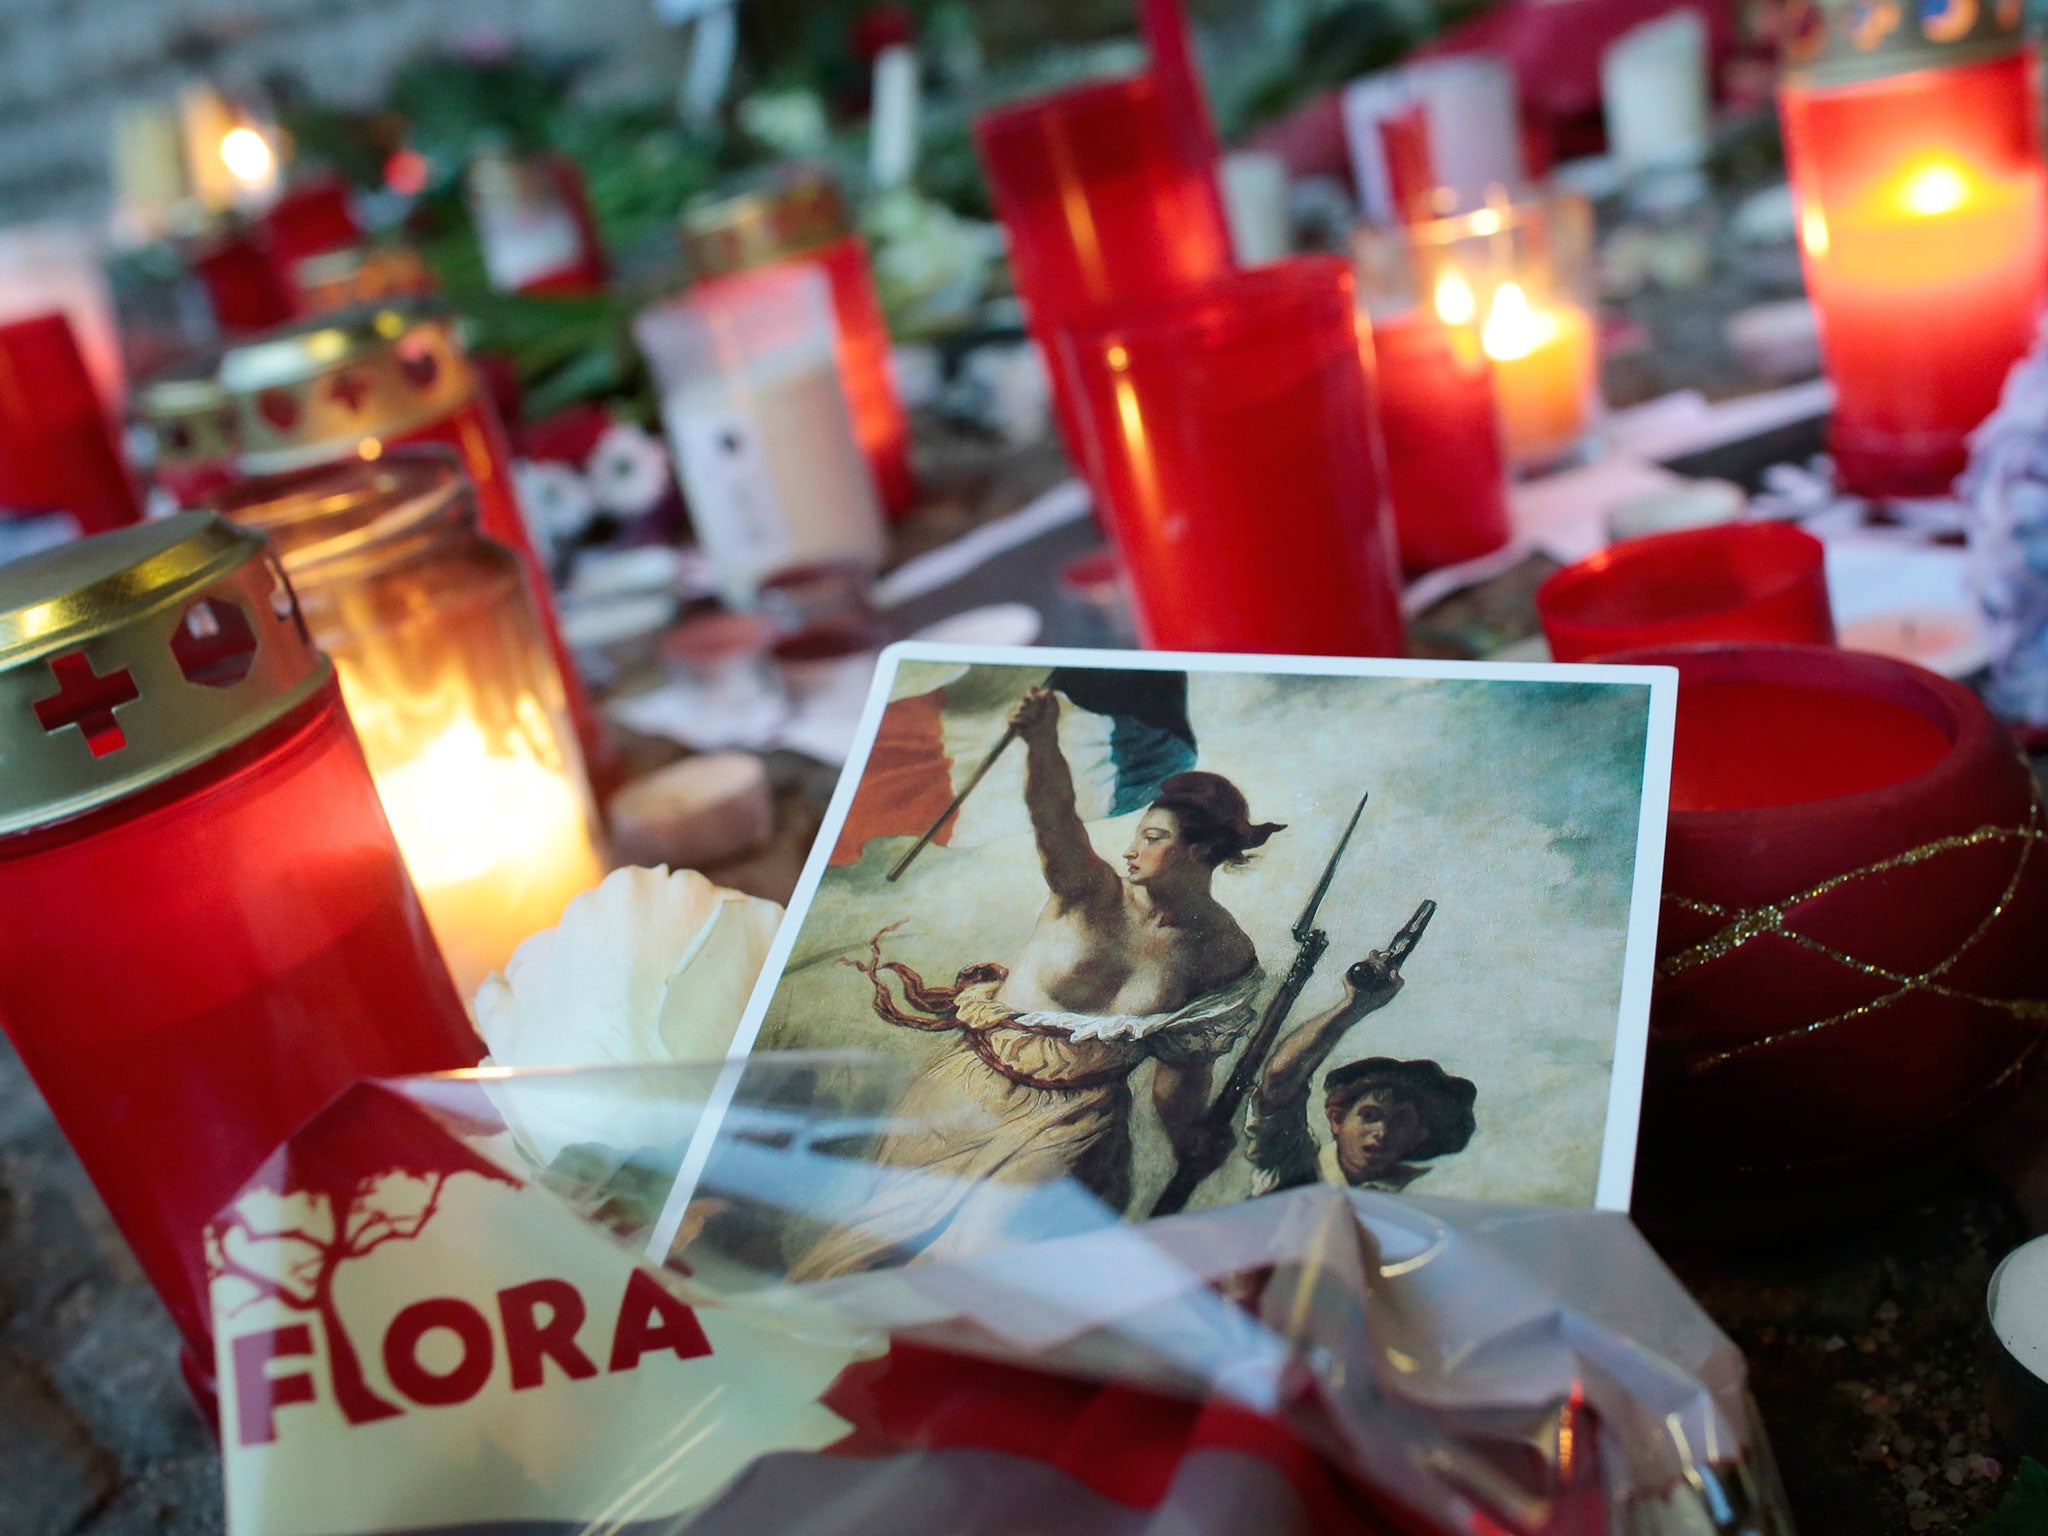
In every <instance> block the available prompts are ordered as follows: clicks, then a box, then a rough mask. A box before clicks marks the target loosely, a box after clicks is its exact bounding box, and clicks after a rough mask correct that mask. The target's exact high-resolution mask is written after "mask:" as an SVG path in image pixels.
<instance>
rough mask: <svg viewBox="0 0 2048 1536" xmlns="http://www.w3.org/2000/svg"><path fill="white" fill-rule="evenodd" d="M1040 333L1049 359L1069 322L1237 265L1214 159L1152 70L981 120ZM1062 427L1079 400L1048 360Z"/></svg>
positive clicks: (1070, 440)
mask: <svg viewBox="0 0 2048 1536" xmlns="http://www.w3.org/2000/svg"><path fill="white" fill-rule="evenodd" d="M974 138H975V144H976V147H977V148H978V149H979V151H980V155H981V164H982V169H983V170H984V171H985V172H986V173H987V176H988V183H989V192H990V195H991V196H992V197H993V198H994V200H995V206H996V213H997V214H998V215H999V216H1000V217H1001V219H1002V221H1003V225H1004V227H1005V228H1006V229H1007V230H1008V231H1009V235H1010V265H1011V270H1012V271H1013V272H1014V273H1015V274H1016V279H1017V291H1018V293H1019V295H1020V296H1021V297H1022V298H1023V300H1024V307H1025V310H1026V313H1027V318H1028V320H1029V323H1030V326H1031V330H1032V333H1033V334H1034V335H1035V336H1036V337H1037V338H1038V340H1039V342H1040V344H1041V345H1042V346H1044V347H1045V348H1046V352H1047V356H1048V358H1049V359H1050V358H1051V357H1052V356H1053V355H1054V352H1055V340H1056V338H1057V337H1058V335H1059V333H1060V332H1061V331H1062V330H1064V329H1066V328H1067V327H1069V326H1073V325H1079V324H1083V323H1086V322H1088V321H1090V320H1091V319H1093V318H1095V317H1097V316H1100V315H1101V314H1102V313H1103V312H1104V311H1106V310H1108V309H1110V308H1112V307H1114V306H1116V305H1119V304H1127V303H1132V302H1139V303H1149V302H1154V301H1156V300H1159V299H1162V298H1165V297H1168V296H1170V295H1173V294H1176V293H1186V292H1188V291H1190V290H1192V289H1195V288H1199V287H1201V286H1202V285H1203V284H1204V283H1207V282H1208V281H1210V280H1211V279H1213V278H1216V277H1218V276H1221V275H1222V274H1224V273H1226V272H1228V271H1230V270H1231V255H1230V230H1229V227H1228V226H1227V225H1226V224H1225V222H1224V219H1223V209H1222V203H1221V200H1220V198H1219V196H1218V194H1217V191H1216V166H1215V161H1214V159H1213V157H1212V156H1209V155H1206V154H1205V153H1204V152H1203V148H1202V145H1201V144H1200V142H1199V141H1198V139H1197V138H1196V137H1195V136H1193V135H1191V134H1189V133H1188V132H1187V130H1186V125H1185V123H1184V122H1183V120H1182V118H1181V117H1180V116H1179V115H1178V112H1177V110H1176V103H1175V102H1174V101H1171V100H1169V99H1168V96H1167V93H1166V92H1164V91H1162V89H1161V87H1160V84H1159V82H1158V81H1157V80H1156V79H1155V78H1153V77H1152V76H1150V75H1137V76H1133V77H1131V78H1128V79H1122V80H1100V81H1094V82H1091V83H1089V84H1086V85H1081V86H1076V87H1074V88H1072V89H1070V90H1065V91H1060V92H1057V93H1055V94H1053V95H1048V96H1040V97H1036V98H1034V99H1032V100H1029V101H1024V102H1020V103H1018V104H1016V105H1014V106H1009V107H1004V108H1001V109H999V110H997V111H994V112H988V113H984V114H983V115H982V116H981V117H980V118H978V119H977V120H976V122H975V125H974ZM1053 390H1054V397H1055V401H1056V403H1057V404H1058V406H1059V412H1060V421H1061V429H1062V431H1063V432H1065V434H1066V437H1067V446H1068V448H1069V449H1070V450H1075V451H1078V448H1079V439H1078V437H1077V436H1076V433H1075V428H1076V427H1077V425H1078V422H1079V415H1078V402H1077V401H1075V400H1073V399H1072V398H1071V394H1072V390H1071V386H1070V384H1069V382H1068V381H1067V380H1066V379H1064V378H1062V377H1061V370H1060V369H1059V368H1058V367H1057V366H1055V367H1054V368H1053Z"/></svg>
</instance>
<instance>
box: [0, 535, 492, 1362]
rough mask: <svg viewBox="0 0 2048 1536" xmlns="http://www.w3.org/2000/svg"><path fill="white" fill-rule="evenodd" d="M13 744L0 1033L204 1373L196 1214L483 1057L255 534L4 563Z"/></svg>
mask: <svg viewBox="0 0 2048 1536" xmlns="http://www.w3.org/2000/svg"><path fill="white" fill-rule="evenodd" d="M0 759H4V760H5V761H6V762H7V764H8V769H7V771H6V772H5V773H0V912H4V913H6V920H5V921H4V922H0V1023H4V1025H5V1026H6V1030H7V1033H8V1036H9V1037H10V1038H11V1039H12V1040H13V1042H14V1044H15V1046H16V1048H17V1049H19V1051H20V1052H21V1057H22V1060H23V1061H24V1062H25V1063H26V1064H27V1066H28V1070H29V1072H30V1074H31V1075H32V1076H33V1077H34V1078H35V1081H36V1084H37V1086H38V1087H39V1088H40V1089H41V1090H42V1092H43V1096H44V1097H45V1098H46V1099H47V1100H48V1101H49V1105H50V1109H51V1112H52V1113H53V1114H54V1115H55V1116H56V1119H57V1123H58V1124H59V1125H60V1126H61V1127H62V1128H63V1130H64V1134H65V1135H66V1136H67V1137H68V1138H69V1139H70V1142H71V1145H72V1147H73V1148H74V1149H75V1150H76V1151H77V1153H78V1156H79V1159H80V1161H82V1162H83V1163H84V1164H85V1167H86V1171H87V1172H88V1173H90V1174H91V1175H92V1179H93V1182H94V1184H95V1185H96V1186H97V1187H98V1189H99V1191H100V1193H101V1194H102V1195H103V1196H104V1197H105V1199H106V1202H107V1206H108V1208H109V1210H110V1211H111V1212H112V1213H113V1217H114V1221H115V1223H116V1225H118V1226H119V1227H120V1229H121V1233H122V1235H123V1236H124V1237H126V1238H127V1240H128V1242H129V1243H130V1245H131V1246H132V1247H133V1248H134V1250H135V1254H136V1257H137V1258H138V1259H139V1260H140V1261H141V1263H142V1268H143V1271H144V1273H145V1274H147V1275H148V1276H149V1279H150V1282H151V1284H153V1285H154V1286H155V1287H156V1289H157V1293H158V1294H159V1295H160V1296H161V1297H162V1298H163V1300H164V1304H165V1305H166V1306H167V1307H168V1308H169V1309H170V1312H171V1316H172V1318H173V1319H174V1320H175V1321H176V1323H177V1325H178V1327H179V1329H180V1331H181V1332H182V1333H183V1335H184V1338H185V1342H186V1344H187V1345H188V1347H189V1349H190V1351H191V1355H192V1358H193V1359H194V1360H195V1361H197V1362H211V1361H212V1359H213V1351H212V1349H211V1347H210V1345H209V1344H208V1342H207V1341H208V1338H209V1329H208V1326H207V1319H208V1315H209V1314H208V1309H207V1304H206V1296H207V1263H206V1255H205V1251H204V1248H203V1245H202V1232H203V1230H204V1227H205V1225H206V1223H207V1222H208V1221H210V1220H211V1219H212V1218H213V1217H214V1215H215V1214H216V1213H217V1212H218V1211H219V1210H220V1208H221V1207H222V1206H223V1205H225V1204H226V1203H227V1202H228V1201H229V1200H231V1199H232V1198H233V1197H234V1196H235V1194H236V1193H237V1192H238V1191H239V1190H240V1188H241V1186H242V1185H243V1183H244V1182H245V1181H246V1180H247V1179H248V1178H249V1176H250V1175H251V1174H253V1173H254V1172H255V1171H256V1169H257V1167H258V1166H259V1165H260V1164H261V1163H262V1162H263V1160H264V1159H265V1158H266V1157H268V1156H269V1155H270V1153H271V1152H272V1151H273V1150H274V1149H275V1148H276V1146H277V1144H278V1143H279V1142H280V1141H282V1140H283V1139H284V1138H285V1137H286V1136H288V1135H290V1134H291V1132H292V1131H294V1130H296V1129H297V1128H298V1125H299V1123H300V1122H301V1121H302V1120H304V1119H305V1118H306V1117H307V1116H309V1115H311V1114H312V1113H313V1112H314V1111H315V1110H317V1109H318V1108H319V1107H320V1106H321V1105H322V1104H323V1103H325V1102H326V1101H327V1100H328V1099H329V1098H331V1097H332V1096H333V1095H334V1094H336V1093H338V1092H340V1091H341V1090H342V1089H343V1088H345V1087H347V1086H348V1085H349V1084H350V1083H351V1082H353V1081H355V1080H356V1079H357V1078H361V1077H384V1076H396V1075H402V1074H407V1073H416V1072H432V1071H439V1070H442V1069H445V1068H455V1067H465V1066H470V1065H473V1064H474V1063H475V1062H476V1060H477V1058H478V1056H479V1055H480V1054H481V1051H482V1047H481V1045H480V1044H479V1042H478V1041H477V1039H476V1036H475V1034H474V1033H473V1032H472V1031H471V1029H470V1027H469V1023H468V1020H467V1018H466V1016H465V1015H464V1013H463V1009H462V1004H461V1001H460V999H458V998H457V996H456V994H455V989H454V987H453V985H452V984H451V983H450V981H449V979H448V972H447V969H446V968H445V967H444V966H443V965H442V963H441V957H440V955H439V953H438V952H437V951H436V949H435V947H434V942H433V939H432V937H431V935H430V934H429V932H428V929H427V924H426V919H425V918H424V917H423V916H422V914H421V911H420V906H419V902H418V900H417V899H416V897H415V896H414V894H413V888H412V886H411V884H410V883H409V882H408V880H407V879H406V874H405V869H404V866H403V865H402V864H401V863H400V862H399V856H398V850H397V848H396V846H395V845H394V843H393V841H392V836H391V829H390V827H389V826H388V825H387V824H386V822H385V819H384V813H383V810H382V808H381V807H380V805H379V803H378V799H377V791H376V788H375V786H374V785H373V784H372V782H371V779H370V773H369V770H368V768H367V767H366V766H365V765H364V761H363V754H362V750H361V748H360V747H358V746H357V744H356V737H355V732H354V731H353V730H352V729H351V728H350V725H349V720H348V715H347V713H346V712H345V711H344V709H343V707H342V702H341V694H340V691H339V690H338V688H337V687H336V685H335V681H334V671H333V668H332V667H331V665H330V664H329V663H328V661H327V660H326V658H324V657H323V656H321V655H320V653H319V652H318V651H316V650H315V649H314V648H313V645H312V642H311V641H310V640H309V639H308V638H307V635H306V629H305V626H304V624H303V622H302V621H301V619H300V617H299V613H298V610H297V607H296V605H295V603H294V602H293V599H292V594H291V589H290V588H289V587H288V586H287V585H286V584H285V580H284V577H283V575H282V573H281V572H280V571H279V569H278V567H277V564H276V561H275V559H274V558H273V557H272V556H271V555H270V554H269V553H268V551H267V550H266V549H265V547H264V544H263V541H262V539H261V538H260V537H258V536H257V535H255V534H252V533H247V532H244V531H242V530H239V529H236V528H233V527H231V526H230V525H229V524H227V523H226V522H224V521H222V520H221V519H219V518H215V517H210V516H206V515H204V514H200V513H187V514H184V515H181V516H178V517H174V518H168V519H164V520H162V521H159V522H153V523H147V524H144V525H142V526H140V527H136V528H129V529H123V530H121V531H119V532H116V533H112V534H107V535H104V536H102V537H100V538H94V539H86V540H82V541H80V542H78V543H75V544H71V545H68V546H65V547H64V548H61V549H58V550H55V551H52V552H50V553H49V554H46V555H40V556H35V557H32V558H30V559H28V560H24V561H20V562H17V563H16V564H15V565H12V566H9V567H8V568H7V569H6V570H5V571H0Z"/></svg>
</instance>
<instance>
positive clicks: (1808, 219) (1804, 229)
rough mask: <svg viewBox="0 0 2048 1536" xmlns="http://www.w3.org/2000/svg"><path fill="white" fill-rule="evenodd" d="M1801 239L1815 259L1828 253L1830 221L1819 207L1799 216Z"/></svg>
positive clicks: (1808, 252) (1807, 252) (1808, 253)
mask: <svg viewBox="0 0 2048 1536" xmlns="http://www.w3.org/2000/svg"><path fill="white" fill-rule="evenodd" d="M1799 239H1800V242H1801V243H1802V244H1803V245H1805V247H1806V254H1807V255H1809V256H1811V257H1813V258H1814V259H1815V260H1818V259H1819V258H1821V257H1823V256H1825V255H1827V253H1828V221H1827V219H1826V218H1825V217H1823V216H1822V214H1821V211H1820V210H1819V209H1818V208H1809V209H1807V210H1806V211H1805V212H1804V213H1802V214H1800V216H1799Z"/></svg>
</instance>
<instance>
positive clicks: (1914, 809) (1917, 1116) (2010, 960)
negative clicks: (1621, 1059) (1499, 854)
mask: <svg viewBox="0 0 2048 1536" xmlns="http://www.w3.org/2000/svg"><path fill="white" fill-rule="evenodd" d="M1613 659H1614V660H1616V661H1627V662H1637V663H1646V664H1658V665H1671V666H1676V667H1677V668H1678V669H1679V692H1678V738H1677V749H1676V757H1675V761H1674V765H1673V773H1672V800H1671V817H1670V830H1669V837H1668V840H1667V843H1666V850H1665V862H1664V902H1663V908H1662V912H1661V916H1660V922H1659V928H1658V954H1659V971H1658V980H1657V986H1656V992H1655V996H1654V1001H1653V1004H1652V1011H1651V1034H1650V1046H1651V1062H1650V1075H1649V1085H1648V1090H1647V1096H1646V1098H1645V1102H1644V1109H1643V1144H1642V1163H1641V1169H1642V1180H1643V1182H1642V1185H1641V1186H1640V1187H1641V1188H1642V1190H1643V1199H1644V1202H1645V1203H1647V1205H1648V1206H1649V1207H1650V1208H1652V1209H1653V1210H1662V1211H1664V1212H1666V1213H1667V1214H1668V1215H1669V1216H1670V1217H1671V1218H1672V1219H1676V1220H1681V1221H1684V1222H1686V1223H1688V1224H1691V1223H1695V1222H1704V1221H1706V1220H1707V1219H1709V1218H1710V1217H1711V1219H1712V1222H1713V1224H1714V1225H1726V1224H1731V1223H1735V1224H1740V1225H1743V1226H1747V1227H1768V1226H1771V1225H1774V1224H1780V1223H1784V1222H1786V1221H1788V1220H1800V1221H1803V1220H1806V1219H1809V1218H1810V1217H1811V1216H1812V1215H1813V1214H1814V1212H1815V1211H1816V1210H1818V1211H1822V1212H1827V1211H1832V1212H1833V1213H1834V1214H1837V1215H1843V1214H1850V1213H1852V1211H1853V1209H1855V1208H1857V1207H1859V1206H1860V1207H1862V1208H1868V1207H1869V1206H1870V1205H1872V1204H1884V1203H1890V1202H1892V1201H1895V1200H1897V1199H1899V1198H1900V1197H1902V1196H1906V1195H1910V1193H1911V1192H1912V1191H1913V1190H1914V1189H1915V1188H1916V1187H1917V1186H1916V1179H1917V1177H1918V1175H1920V1174H1923V1173H1926V1172H1928V1171H1930V1170H1933V1169H1937V1168H1939V1167H1940V1166H1941V1164H1942V1162H1943V1160H1944V1159H1945V1158H1948V1157H1952V1156H1953V1155H1954V1154H1955V1153H1956V1152H1958V1151H1959V1150H1960V1149H1961V1147H1962V1145H1963V1143H1964V1141H1965V1139H1966V1137H1967V1136H1968V1135H1969V1134H1970V1132H1971V1131H1972V1130H1974V1129H1975V1128H1976V1127H1977V1126H1978V1125H1979V1124H1980V1123H1982V1121H1983V1120H1984V1119H1985V1118H1986V1117H1987V1116H1988V1115H1989V1114H1990V1113H1991V1111H1993V1110H1994V1109H1995V1108H1997V1107H1998V1106H1999V1105H2001V1104H2002V1103H2003V1102H2004V1101H2005V1100H2006V1098H2007V1097H2008V1096H2009V1095H2010V1094H2011V1093H2012V1092H2013V1090H2014V1089H2015V1087H2016V1086H2017V1079H2018V1075H2019V1072H2020V1069H2021V1068H2022V1066H2023V1065H2024V1064H2025V1063H2026V1062H2027V1061H2028V1059H2029V1058H2030V1057H2031V1056H2032V1054H2033V1052H2034V1051H2035V1049H2036V1047H2037V1045H2038V1042H2039V1040H2040V1036H2041V1028H2042V1019H2043V1014H2044V1008H2043V1000H2044V999H2048V945H2044V944H2042V943H2041V941H2040V935H2041V933H2042V931H2043V925H2044V924H2048V861H2044V860H2043V858H2042V856H2041V849H2040V848H2038V847H2037V846H2035V845H2034V839H2035V838H2036V837H2037V836H2038V835H2039V833H2040V830H2041V813H2040V809H2039V806H2038V802H2037V799H2036V790H2035V787H2034V783H2033V777H2032V775H2031V774H2030V773H2029V771H2028V769H2027V766H2026V764H2025V762H2024V760H2023V759H2022V758H2021V757H2020V756H2019V754H2018V752H2017V750H2016V749H2015V747H2014V745H2013V743H2012V740H2011V738H2010V737H2009V736H2008V735H2007V734H2006V733H2005V731H2004V730H2003V729H2001V728H2000V727H1999V725H1998V724H1997V722H1996V721H1995V720H1993V719H1992V717H1991V715H1990V713H1989V712H1988V711H1987V710H1986V709H1985V708H1984V705H1983V704H1982V702H1981V701H1979V700H1978V698H1977V697H1976V695H1975V694H1973V693H1971V692H1970V691H1969V690H1968V689H1966V688H1963V687H1961V686H1959V685H1958V684H1955V683H1952V682H1950V681H1948V680H1947V679H1945V678H1941V677H1938V676H1936V675H1935V674H1933V673H1931V672H1927V671H1924V670H1922V669H1920V668H1918V667H1914V666H1912V665H1910V664H1908V663H1905V662H1900V661H1894V660H1892V659H1890V658H1888V657H1881V656H1872V655H1864V654H1860V653H1856V652H1849V651H1837V650H1832V649H1828V648H1824V647H1814V646H1779V645H1741V646H1712V647H1707V646H1701V647H1674V648H1668V649H1660V650H1645V651H1631V652H1627V653H1625V654H1623V655H1621V656H1617V657H1615V658H1613ZM1816 1191H1818V1192H1823V1193H1824V1194H1825V1195H1826V1199H1825V1201H1824V1202H1823V1204H1822V1205H1821V1206H1819V1207H1815V1206H1813V1205H1812V1204H1811V1202H1810V1198H1809V1197H1810V1196H1811V1195H1812V1194H1814V1193H1815V1192H1816ZM1802 1200H1806V1201H1807V1204H1806V1206H1805V1209H1804V1211H1798V1210H1797V1207H1798V1205H1799V1202H1800V1201H1802ZM1795 1213H1796V1214H1795Z"/></svg>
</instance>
